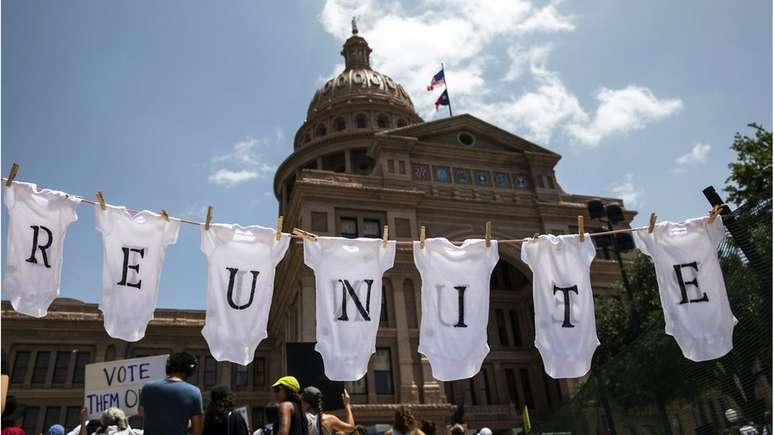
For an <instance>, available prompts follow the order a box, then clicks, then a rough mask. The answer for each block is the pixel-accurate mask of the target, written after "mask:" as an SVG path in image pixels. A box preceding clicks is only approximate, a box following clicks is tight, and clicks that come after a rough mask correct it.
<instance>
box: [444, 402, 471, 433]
mask: <svg viewBox="0 0 774 435" xmlns="http://www.w3.org/2000/svg"><path fill="white" fill-rule="evenodd" d="M450 420H451V424H450V425H449V426H447V427H446V428H447V431H448V433H449V434H450V435H466V434H467V433H468V424H467V423H466V422H465V408H464V407H463V406H462V404H459V405H457V409H456V410H455V411H454V414H452V415H451V418H450Z"/></svg>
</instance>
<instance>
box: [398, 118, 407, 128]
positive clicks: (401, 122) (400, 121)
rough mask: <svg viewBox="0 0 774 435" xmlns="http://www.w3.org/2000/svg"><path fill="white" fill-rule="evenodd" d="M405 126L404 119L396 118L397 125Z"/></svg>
mask: <svg viewBox="0 0 774 435" xmlns="http://www.w3.org/2000/svg"><path fill="white" fill-rule="evenodd" d="M405 126H406V120H405V119H403V118H401V119H399V120H398V127H405Z"/></svg>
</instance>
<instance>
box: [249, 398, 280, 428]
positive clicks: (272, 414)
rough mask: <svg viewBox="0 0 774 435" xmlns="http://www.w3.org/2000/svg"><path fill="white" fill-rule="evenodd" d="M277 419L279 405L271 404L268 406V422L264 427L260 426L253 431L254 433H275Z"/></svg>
mask: <svg viewBox="0 0 774 435" xmlns="http://www.w3.org/2000/svg"><path fill="white" fill-rule="evenodd" d="M276 419H277V405H270V406H268V407H267V408H266V421H268V423H266V424H265V425H263V427H259V428H258V429H256V430H255V432H253V435H273V434H274V420H276Z"/></svg>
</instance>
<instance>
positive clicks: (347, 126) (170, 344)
mask: <svg viewBox="0 0 774 435" xmlns="http://www.w3.org/2000/svg"><path fill="white" fill-rule="evenodd" d="M370 53H371V48H370V47H369V45H368V43H367V41H366V40H365V39H364V38H363V37H361V36H360V35H358V34H357V30H356V29H354V30H353V35H352V36H351V37H350V38H349V39H348V40H347V41H346V42H345V44H344V47H343V49H342V52H341V54H342V55H343V56H344V58H345V61H346V67H345V69H344V71H342V72H341V73H340V74H338V75H337V76H336V77H334V78H332V79H330V80H328V81H327V82H325V84H324V85H322V87H321V88H320V89H318V90H317V91H316V92H315V94H314V97H313V98H312V101H311V103H310V104H309V109H308V111H307V116H306V121H304V123H303V124H302V125H301V127H300V128H299V129H298V132H297V133H296V136H295V139H294V142H293V153H292V154H291V155H290V156H288V157H287V159H286V160H285V161H284V162H283V163H282V164H281V166H280V167H279V169H278V170H277V172H276V175H275V178H274V192H275V194H276V196H277V198H278V200H279V213H280V214H281V215H283V216H284V218H285V225H284V231H286V232H289V231H290V230H291V229H292V228H293V227H299V228H303V229H305V230H307V231H310V232H312V233H315V234H318V235H321V236H343V237H378V238H381V237H382V228H383V226H384V225H388V226H389V229H390V232H389V236H390V238H391V239H396V240H406V241H408V240H418V238H419V234H418V233H419V227H420V226H425V227H426V228H427V237H446V238H448V239H449V240H462V239H466V238H482V237H483V234H484V225H485V222H487V221H491V222H492V229H493V234H492V235H493V237H494V238H496V239H517V238H523V237H526V236H530V235H532V234H534V233H538V232H539V233H544V234H545V233H550V234H567V233H575V232H577V226H576V225H577V216H578V215H586V201H587V200H589V199H591V198H599V197H598V196H594V197H592V196H585V195H575V194H570V193H566V192H565V191H564V190H563V189H562V188H561V186H559V184H558V183H557V181H556V178H555V176H554V167H555V166H556V164H557V163H558V162H559V159H560V158H561V156H559V155H558V154H556V153H554V152H552V151H550V150H547V149H545V148H543V147H541V146H539V145H536V144H534V143H532V142H529V141H527V140H525V139H523V138H520V137H518V136H515V135H513V134H511V133H509V132H507V131H504V130H502V129H500V128H497V127H495V126H493V125H491V124H488V123H487V122H485V121H483V120H481V119H478V118H476V117H474V116H471V115H468V114H463V115H459V116H453V117H449V118H444V119H439V120H435V121H431V122H424V121H423V120H422V118H421V117H420V116H419V115H418V114H417V113H416V111H415V110H414V106H413V103H412V102H411V99H410V97H409V95H408V93H407V92H406V91H405V89H404V88H403V87H402V86H401V85H400V84H398V83H396V82H395V81H394V80H393V79H391V78H390V77H388V76H387V75H385V74H382V73H380V72H377V71H374V70H373V69H372V68H371V66H370V61H369V59H370ZM602 201H603V202H619V203H620V202H621V201H620V200H619V199H615V198H602ZM634 214H635V213H634V212H632V211H627V212H626V218H627V221H626V222H627V223H626V224H624V225H627V224H628V222H630V221H631V219H632V217H633V216H634ZM586 216H587V215H586ZM592 229H593V228H588V230H592ZM407 248H408V247H404V246H400V247H399V248H398V250H397V254H396V258H395V266H394V267H393V268H392V269H390V270H388V271H387V272H386V273H385V275H384V279H383V283H382V286H383V300H382V311H381V313H380V318H379V322H380V325H379V333H378V337H377V343H376V353H375V354H374V355H373V357H372V359H371V362H370V365H369V370H368V373H367V375H366V376H365V377H364V378H363V379H361V380H359V381H357V382H350V383H347V388H348V390H349V392H350V394H351V395H352V398H353V403H354V404H355V406H354V413H355V419H356V421H357V422H358V423H359V424H365V425H370V424H376V423H390V422H391V421H392V409H393V408H394V406H395V405H396V404H399V403H403V404H411V406H413V407H414V408H415V413H416V414H417V416H418V418H419V419H426V420H434V421H436V422H437V424H439V425H441V424H445V422H446V419H447V418H448V416H449V414H450V412H451V410H452V409H453V406H452V405H456V404H464V408H465V415H466V418H467V421H468V423H469V425H470V427H471V428H478V427H482V426H487V427H490V428H492V429H494V430H506V429H511V428H514V427H520V426H521V416H520V408H521V407H522V406H523V405H524V404H526V405H527V406H528V407H529V409H530V414H531V416H532V418H533V419H539V418H540V417H542V416H548V415H550V413H551V411H552V410H553V409H556V408H557V407H558V406H560V405H561V404H562V402H563V401H566V400H567V399H568V398H569V395H570V394H571V392H572V389H573V386H574V382H573V381H561V382H559V381H556V380H553V379H551V378H549V377H548V376H547V375H546V374H545V372H544V370H543V365H542V362H541V359H540V355H539V354H538V352H537V350H536V349H535V347H534V344H533V342H534V313H533V308H532V297H531V291H532V290H531V272H530V270H529V268H528V267H527V266H526V265H525V264H524V263H522V262H521V260H520V252H519V245H514V244H501V245H500V246H499V251H500V252H499V254H500V262H499V263H498V265H497V266H496V267H495V269H494V272H493V274H492V279H491V295H490V316H489V328H488V341H489V346H490V348H491V351H490V353H489V355H488V356H487V358H486V360H485V362H484V364H483V366H482V369H481V371H480V372H479V373H478V374H477V375H476V376H474V377H473V378H471V379H468V380H461V381H455V382H440V381H437V380H435V379H433V377H432V375H431V370H430V365H429V362H428V360H427V359H426V358H425V357H424V356H423V355H421V354H419V353H418V352H417V347H418V340H419V329H418V328H419V323H420V321H421V319H420V313H421V308H420V303H421V301H420V288H421V281H420V277H419V273H418V272H417V270H416V269H415V267H414V262H413V258H412V252H411V250H410V249H407ZM618 274H619V270H618V266H617V263H616V262H614V261H613V260H612V257H611V256H610V255H609V253H608V252H607V250H606V248H602V247H600V248H599V249H598V250H597V258H596V260H595V261H594V263H593V264H592V274H591V282H592V286H593V287H594V290H595V292H596V294H598V295H600V294H605V293H609V292H610V291H611V290H610V288H611V284H612V283H613V282H614V281H615V280H616V279H617V278H618V277H619V275H618ZM2 323H3V325H2V326H3V327H2V348H3V350H4V351H5V352H6V353H7V355H8V357H9V361H10V364H11V367H12V371H11V387H10V388H11V394H13V395H15V396H16V397H17V399H18V400H19V401H20V402H21V403H24V404H26V405H28V407H27V411H26V413H25V416H24V427H25V428H26V429H28V430H30V432H29V433H33V432H34V433H39V432H41V431H43V429H44V428H47V427H48V426H50V424H53V423H56V422H62V423H65V425H66V427H67V428H68V429H70V428H72V427H73V426H75V424H77V419H78V411H79V409H80V404H81V403H82V400H83V370H84V366H85V365H86V364H89V363H92V362H99V361H106V360H112V359H122V358H130V357H136V356H146V355H156V354H163V353H170V352H176V351H182V350H187V351H190V352H192V353H194V354H196V355H198V356H199V359H200V365H199V368H198V370H197V372H196V374H195V375H194V377H193V379H192V382H193V383H194V384H196V385H198V386H199V387H200V388H201V389H202V391H203V394H204V395H205V398H206V400H208V399H209V390H210V389H211V388H212V387H213V386H214V385H216V384H219V383H227V384H230V385H231V386H232V388H233V389H234V390H235V392H236V393H237V403H238V406H239V405H246V406H248V409H249V410H250V415H251V420H252V427H253V428H255V427H257V426H258V425H261V424H263V422H264V420H265V408H266V407H267V405H269V404H270V403H271V401H272V400H273V394H272V393H271V389H270V385H271V382H272V381H273V380H274V379H275V378H277V377H279V376H280V375H282V374H284V373H285V371H286V370H287V366H288V361H287V353H288V349H289V347H290V346H289V345H292V344H294V343H314V342H315V290H314V275H313V273H312V271H311V270H310V269H309V268H308V267H306V266H305V265H304V264H303V250H302V246H301V245H300V244H299V243H294V244H292V246H291V248H290V249H289V250H288V253H287V255H286V258H285V259H284V260H283V261H282V262H281V263H280V265H279V267H278V270H277V275H276V280H275V290H274V298H273V301H272V307H271V314H270V317H269V327H268V329H269V331H268V333H269V337H268V338H267V339H266V340H264V341H263V342H262V343H261V345H260V346H259V348H258V350H257V351H256V354H255V359H254V361H253V362H252V363H251V364H250V365H248V366H247V367H242V366H239V365H236V364H231V363H225V362H224V363H221V362H217V361H215V360H214V359H213V358H212V356H211V355H210V354H209V352H208V350H207V345H206V343H205V341H204V338H203V337H202V336H201V328H202V326H203V323H204V311H202V310H174V309H157V310H156V313H155V318H154V320H153V321H152V322H151V324H150V325H149V327H148V329H147V332H146V336H145V338H143V339H142V340H140V341H139V342H136V343H127V342H123V341H121V340H114V339H111V338H110V337H108V336H107V334H106V333H105V331H104V329H103V326H102V316H101V314H100V312H99V310H98V309H97V305H96V304H86V303H82V302H79V301H75V300H72V299H63V298H60V299H58V300H57V301H56V302H55V303H54V304H53V305H52V306H51V308H50V309H49V313H48V315H47V316H46V317H45V318H42V319H34V318H31V317H26V316H24V315H21V314H17V313H15V312H14V311H13V310H12V309H11V307H10V304H8V303H7V302H3V306H2ZM133 423H134V424H135V425H137V426H141V421H139V420H138V419H137V418H134V419H133Z"/></svg>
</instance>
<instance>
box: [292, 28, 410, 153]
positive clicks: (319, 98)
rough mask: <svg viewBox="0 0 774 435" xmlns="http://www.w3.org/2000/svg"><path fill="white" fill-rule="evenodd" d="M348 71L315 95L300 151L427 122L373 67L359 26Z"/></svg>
mask: <svg viewBox="0 0 774 435" xmlns="http://www.w3.org/2000/svg"><path fill="white" fill-rule="evenodd" d="M341 55H342V56H344V59H345V68H344V71H342V72H341V73H339V74H338V75H336V76H335V77H333V78H331V79H329V80H328V81H326V82H325V83H324V84H323V85H322V86H321V87H320V88H319V89H317V91H316V92H315V94H314V97H312V101H311V102H310V103H309V108H308V110H307V113H306V121H304V124H303V125H302V126H301V127H300V128H299V129H298V132H297V133H296V138H295V141H294V147H295V148H296V149H298V148H300V147H303V146H306V145H307V144H311V143H320V142H323V141H327V140H329V139H331V138H333V137H341V135H350V134H363V133H367V132H373V131H374V130H378V129H386V128H395V127H403V126H405V125H409V124H414V123H417V122H422V119H421V118H420V117H419V115H417V113H416V112H415V111H414V104H413V103H412V102H411V98H410V97H409V95H408V93H407V92H406V90H405V89H403V87H402V86H401V85H400V84H398V83H397V82H395V80H393V79H392V78H390V77H389V76H387V75H385V74H382V73H380V72H378V71H374V70H373V69H371V63H370V55H371V48H370V47H369V46H368V42H367V41H366V40H365V38H363V37H362V36H359V35H358V31H357V26H354V25H353V27H352V36H351V37H350V38H349V39H347V41H346V42H345V43H344V46H343V48H342V50H341Z"/></svg>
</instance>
